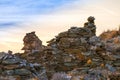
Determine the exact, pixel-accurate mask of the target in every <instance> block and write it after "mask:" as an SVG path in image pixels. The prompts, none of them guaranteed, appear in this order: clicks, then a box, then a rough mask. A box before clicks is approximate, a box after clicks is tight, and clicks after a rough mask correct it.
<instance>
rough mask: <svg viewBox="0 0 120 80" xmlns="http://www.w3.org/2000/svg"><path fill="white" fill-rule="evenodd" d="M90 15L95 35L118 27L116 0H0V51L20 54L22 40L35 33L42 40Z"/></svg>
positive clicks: (119, 2) (119, 10)
mask: <svg viewBox="0 0 120 80" xmlns="http://www.w3.org/2000/svg"><path fill="white" fill-rule="evenodd" d="M89 16H94V17H95V18H96V20H95V24H96V26H97V35H99V34H100V33H102V32H103V31H105V30H107V29H117V28H118V26H119V25H120V0H0V52H1V51H7V50H12V51H14V52H21V48H22V47H23V41H22V39H23V37H24V36H25V34H26V33H28V32H31V31H36V34H37V36H38V37H39V38H40V39H41V40H42V41H43V44H44V45H46V41H49V40H50V39H52V38H54V36H56V35H57V34H58V33H60V32H63V31H66V30H67V29H69V28H70V27H71V26H78V27H82V26H83V24H84V22H86V21H87V20H86V19H87V17H89Z"/></svg>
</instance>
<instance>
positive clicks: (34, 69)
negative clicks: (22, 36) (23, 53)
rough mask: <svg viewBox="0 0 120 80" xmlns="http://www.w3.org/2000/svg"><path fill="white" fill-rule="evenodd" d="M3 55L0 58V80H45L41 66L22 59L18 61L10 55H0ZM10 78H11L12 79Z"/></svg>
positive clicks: (44, 72)
mask: <svg viewBox="0 0 120 80" xmlns="http://www.w3.org/2000/svg"><path fill="white" fill-rule="evenodd" d="M0 54H1V55H4V56H2V57H1V58H0V80H5V78H6V76H7V78H8V80H14V79H15V80H16V79H17V78H19V79H18V80H23V79H24V80H28V79H29V78H38V79H39V80H40V78H41V79H42V80H47V76H46V71H45V69H44V67H43V66H41V65H40V64H38V63H34V64H32V63H28V62H27V61H26V60H24V59H20V58H19V57H18V56H15V55H13V54H10V53H0ZM10 76H13V77H12V78H14V79H12V78H11V77H10Z"/></svg>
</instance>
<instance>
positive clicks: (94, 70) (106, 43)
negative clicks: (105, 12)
mask: <svg viewBox="0 0 120 80" xmlns="http://www.w3.org/2000/svg"><path fill="white" fill-rule="evenodd" d="M87 20H88V22H86V23H85V24H84V27H71V28H70V29H68V30H67V31H65V32H61V33H59V34H58V35H57V36H55V38H53V39H51V40H50V41H48V42H47V43H48V45H47V46H43V45H42V41H41V40H40V39H39V38H38V37H37V36H36V34H35V32H31V33H27V34H26V36H25V37H24V39H23V41H24V47H23V48H22V50H24V53H23V54H15V55H12V56H10V55H9V57H4V56H5V54H0V62H1V64H0V67H2V68H3V69H2V68H1V69H0V72H1V74H6V73H8V74H9V73H10V74H11V75H12V74H13V75H14V74H16V75H19V76H23V74H24V75H25V76H26V75H29V76H30V75H32V73H35V76H38V75H36V74H37V73H38V74H40V73H42V72H41V71H40V72H39V70H42V71H43V72H44V71H45V73H46V75H47V77H48V80H51V79H52V80H58V79H57V78H58V77H61V75H64V76H62V77H64V78H65V80H69V79H67V78H66V77H68V76H71V79H70V80H108V79H109V80H120V52H119V51H120V29H119V30H118V31H117V30H116V31H114V30H113V31H107V32H103V33H102V34H101V35H100V36H96V25H95V22H94V20H95V18H94V17H92V16H90V17H88V19H87ZM9 53H10V52H9ZM16 56H19V58H15V57H16ZM3 57H4V59H3ZM35 63H37V64H35ZM28 64H29V65H28ZM39 64H40V65H42V66H44V68H45V69H43V68H40V69H38V68H37V67H36V66H40V65H39ZM21 66H24V67H22V68H21ZM31 66H32V67H31ZM3 70H4V71H3ZM34 70H35V71H34ZM5 71H6V72H5ZM21 71H22V73H20V72H21ZM56 72H64V73H63V74H62V73H60V74H59V73H56ZM65 73H66V74H65ZM8 74H7V75H8ZM55 75H57V77H55ZM65 75H66V76H65ZM67 75H68V76H67ZM32 76H34V75H32ZM52 76H53V77H52ZM40 77H41V76H40ZM38 80H41V79H38ZM42 80H44V79H42ZM45 80H46V78H45ZM63 80H64V79H63Z"/></svg>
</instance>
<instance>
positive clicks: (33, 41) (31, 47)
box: [22, 32, 43, 53]
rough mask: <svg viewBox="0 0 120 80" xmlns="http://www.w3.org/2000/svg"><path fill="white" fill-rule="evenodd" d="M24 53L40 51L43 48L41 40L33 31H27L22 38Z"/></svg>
mask: <svg viewBox="0 0 120 80" xmlns="http://www.w3.org/2000/svg"><path fill="white" fill-rule="evenodd" d="M23 42H24V47H23V48H22V50H24V51H25V53H34V52H40V51H42V49H43V45H42V41H41V40H40V39H39V38H38V37H37V36H36V34H35V32H31V33H27V34H26V36H25V37H24V39H23Z"/></svg>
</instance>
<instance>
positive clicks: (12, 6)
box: [0, 0, 77, 27]
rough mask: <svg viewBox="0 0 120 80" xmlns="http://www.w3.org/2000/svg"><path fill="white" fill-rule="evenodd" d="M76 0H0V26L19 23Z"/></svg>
mask: <svg viewBox="0 0 120 80" xmlns="http://www.w3.org/2000/svg"><path fill="white" fill-rule="evenodd" d="M75 1H77V0H0V27H10V26H14V25H17V24H18V25H19V24H20V23H22V22H25V21H27V20H31V17H33V16H35V15H40V14H48V13H50V12H54V11H55V9H56V8H58V7H60V6H62V5H64V4H68V3H71V2H75Z"/></svg>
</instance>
